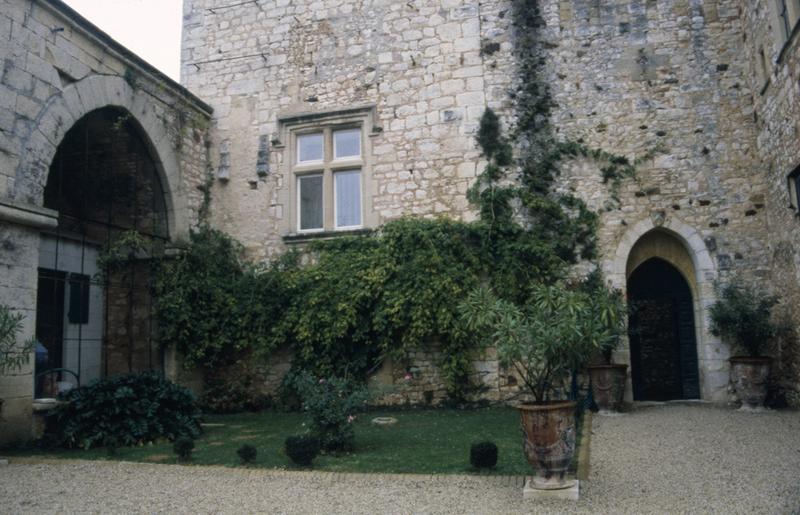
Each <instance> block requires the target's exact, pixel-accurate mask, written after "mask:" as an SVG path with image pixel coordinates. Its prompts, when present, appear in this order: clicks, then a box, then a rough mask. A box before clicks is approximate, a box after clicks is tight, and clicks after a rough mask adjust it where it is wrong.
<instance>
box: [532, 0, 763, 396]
mask: <svg viewBox="0 0 800 515" xmlns="http://www.w3.org/2000/svg"><path fill="white" fill-rule="evenodd" d="M542 5H543V10H544V17H545V20H546V23H547V28H546V29H545V48H546V49H545V51H544V52H545V54H546V61H547V63H548V66H547V74H548V76H547V80H548V82H549V84H550V85H551V88H552V92H553V98H554V100H555V103H556V105H557V107H556V108H555V110H554V115H553V121H554V126H555V127H556V128H557V130H558V131H559V133H560V134H561V135H563V137H565V138H569V139H573V140H576V139H582V140H583V141H584V142H585V143H586V144H587V145H588V146H590V147H593V148H601V149H604V150H606V151H609V152H612V153H615V154H621V155H625V156H627V157H628V158H629V159H631V160H635V159H637V158H639V159H641V158H643V157H644V156H651V157H650V158H649V159H646V160H644V161H643V162H641V163H639V166H638V167H637V175H636V177H635V178H634V179H624V180H623V181H622V182H621V184H620V187H619V191H618V192H617V196H618V200H615V199H614V198H613V195H612V193H613V191H612V188H611V187H610V185H609V184H603V181H602V178H601V176H600V173H599V171H598V165H597V163H592V162H591V160H579V161H576V162H572V163H567V164H566V165H565V167H564V169H565V173H564V176H563V177H562V187H563V188H568V189H570V190H572V191H574V192H575V193H576V194H577V195H578V196H579V197H581V198H583V199H584V200H585V201H586V202H587V203H588V204H589V206H590V207H591V208H593V209H596V210H598V211H599V212H600V213H601V224H600V231H599V237H600V250H601V256H602V259H603V265H604V268H605V270H606V273H607V274H608V276H609V279H610V280H611V281H612V282H613V283H614V284H615V285H616V286H617V287H620V288H624V286H625V279H626V268H627V260H628V258H629V252H630V250H631V249H632V248H633V245H635V243H636V240H637V239H638V238H639V237H641V236H643V235H644V234H646V233H647V232H648V231H649V230H652V229H654V228H662V229H664V230H667V231H669V232H671V233H672V234H673V235H675V236H677V237H678V239H679V240H680V241H682V242H683V244H684V245H685V246H686V247H687V250H688V251H689V253H690V254H691V255H692V257H693V260H694V263H693V264H694V273H695V275H696V277H695V278H694V281H693V282H695V283H696V284H697V289H698V294H697V296H696V297H697V298H696V306H695V318H696V325H697V327H696V329H697V331H696V332H697V335H698V358H699V360H700V373H701V385H702V395H703V397H704V398H706V399H709V400H717V401H723V400H725V399H726V398H727V392H726V388H727V383H728V373H727V362H726V361H725V360H726V359H727V357H728V356H729V349H728V348H727V347H726V346H725V345H722V344H720V342H719V341H718V339H716V338H714V337H713V336H712V335H710V334H709V333H708V330H707V324H708V320H707V310H706V308H707V306H708V305H709V304H710V303H711V302H713V298H714V292H713V287H712V285H713V281H714V280H715V279H716V278H717V277H718V276H725V275H727V274H730V273H733V272H734V271H738V270H741V271H744V272H745V274H747V275H751V276H752V275H755V276H757V277H760V278H765V277H767V276H768V275H769V269H768V267H769V263H770V258H769V249H768V243H767V241H766V238H765V233H766V227H767V226H766V223H767V215H766V212H765V206H766V199H765V195H766V182H765V176H764V173H763V170H761V169H760V168H759V167H758V159H757V156H756V149H755V134H756V127H755V124H754V121H753V108H752V100H751V90H750V86H749V83H748V82H747V81H746V80H745V73H746V70H747V69H748V66H749V65H748V62H747V61H746V60H745V59H744V58H743V55H742V33H741V32H742V26H741V21H740V18H739V2H735V1H729V0H718V1H711V2H686V1H669V0H668V1H664V2H657V3H656V2H645V1H609V2H602V3H598V2H590V1H581V0H574V1H555V0H552V1H543V2H542ZM690 282H692V281H690ZM618 359H620V360H622V361H626V360H627V359H628V357H627V350H626V349H622V351H621V352H620V353H619V356H618Z"/></svg>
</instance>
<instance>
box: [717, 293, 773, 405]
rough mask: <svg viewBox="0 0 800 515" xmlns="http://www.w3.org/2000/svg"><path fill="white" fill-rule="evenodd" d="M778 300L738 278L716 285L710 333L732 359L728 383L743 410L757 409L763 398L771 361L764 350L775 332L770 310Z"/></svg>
mask: <svg viewBox="0 0 800 515" xmlns="http://www.w3.org/2000/svg"><path fill="white" fill-rule="evenodd" d="M777 303H778V298H777V297H776V296H774V295H770V294H768V293H767V292H765V291H764V290H763V289H761V288H758V287H757V286H756V285H754V284H753V283H750V282H747V281H745V280H743V279H742V278H734V279H733V280H731V281H730V282H728V283H727V284H725V285H717V301H716V302H715V303H714V304H712V306H711V308H710V310H709V315H710V318H711V325H710V329H711V334H713V335H714V336H719V337H721V338H722V340H723V341H725V342H727V343H728V344H729V345H730V346H731V349H732V351H733V352H734V355H733V357H731V358H730V359H729V361H730V364H731V383H732V384H733V387H734V389H735V390H736V396H737V397H738V399H739V401H741V403H742V409H743V410H761V409H763V408H764V400H765V399H766V397H767V389H768V386H769V374H770V368H771V365H772V358H771V357H769V356H766V355H765V351H766V347H767V345H768V344H769V343H770V341H771V340H772V338H773V337H774V336H775V334H776V333H777V330H778V326H777V324H776V323H775V322H774V320H773V317H772V308H774V307H775V305H776V304H777Z"/></svg>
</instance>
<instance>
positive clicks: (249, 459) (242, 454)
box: [236, 444, 258, 465]
mask: <svg viewBox="0 0 800 515" xmlns="http://www.w3.org/2000/svg"><path fill="white" fill-rule="evenodd" d="M236 455H237V456H239V460H240V461H241V462H242V464H243V465H247V464H248V463H255V461H256V457H257V456H258V450H257V449H256V448H255V447H253V446H252V445H250V444H244V445H242V446H241V447H239V449H237V450H236Z"/></svg>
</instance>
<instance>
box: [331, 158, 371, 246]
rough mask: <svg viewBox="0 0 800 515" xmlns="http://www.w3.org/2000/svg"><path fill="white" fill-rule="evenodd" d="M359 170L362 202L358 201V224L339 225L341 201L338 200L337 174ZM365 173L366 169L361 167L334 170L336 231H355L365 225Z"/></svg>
mask: <svg viewBox="0 0 800 515" xmlns="http://www.w3.org/2000/svg"><path fill="white" fill-rule="evenodd" d="M351 172H357V173H358V193H359V200H360V201H361V202H359V203H358V220H359V223H358V225H339V203H338V202H337V201H336V200H337V198H338V196H337V190H336V174H338V173H351ZM363 175H364V171H363V170H361V169H360V168H351V169H346V170H335V171H334V172H333V226H334V230H336V231H353V230H355V229H361V228H363V227H364V200H363V199H364V192H363V189H364V187H363V182H364V181H363V180H362V177H363Z"/></svg>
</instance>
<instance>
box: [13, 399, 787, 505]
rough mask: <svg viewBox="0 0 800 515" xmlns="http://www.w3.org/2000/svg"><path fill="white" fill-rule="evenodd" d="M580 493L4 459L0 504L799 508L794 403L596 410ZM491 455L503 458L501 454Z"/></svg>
mask: <svg viewBox="0 0 800 515" xmlns="http://www.w3.org/2000/svg"><path fill="white" fill-rule="evenodd" d="M593 430H594V433H593V437H592V457H591V463H592V468H591V473H590V478H589V481H587V482H585V483H584V484H583V485H582V492H581V500H580V501H578V502H569V501H549V502H537V501H523V499H522V486H521V482H520V478H510V477H474V476H437V477H428V476H410V475H409V476H398V475H355V474H328V473H316V472H284V471H270V470H247V469H226V468H217V467H191V466H173V465H148V464H137V463H113V462H87V461H79V462H75V461H63V462H59V461H55V460H54V461H48V462H42V461H41V460H40V461H38V462H34V461H32V460H31V461H30V462H26V461H25V460H19V459H17V460H12V463H11V465H9V466H7V467H3V468H0V511H2V512H3V513H53V512H57V513H212V512H213V513H603V514H606V513H687V512H692V513H747V514H755V513H800V412H796V411H795V412H768V413H760V414H748V413H740V412H737V411H731V410H727V409H721V408H715V407H709V406H702V405H689V406H687V405H669V406H657V407H649V408H642V409H639V410H637V411H634V412H633V413H629V414H626V415H622V416H618V417H595V418H594V428H593ZM501 459H502V457H501Z"/></svg>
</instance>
